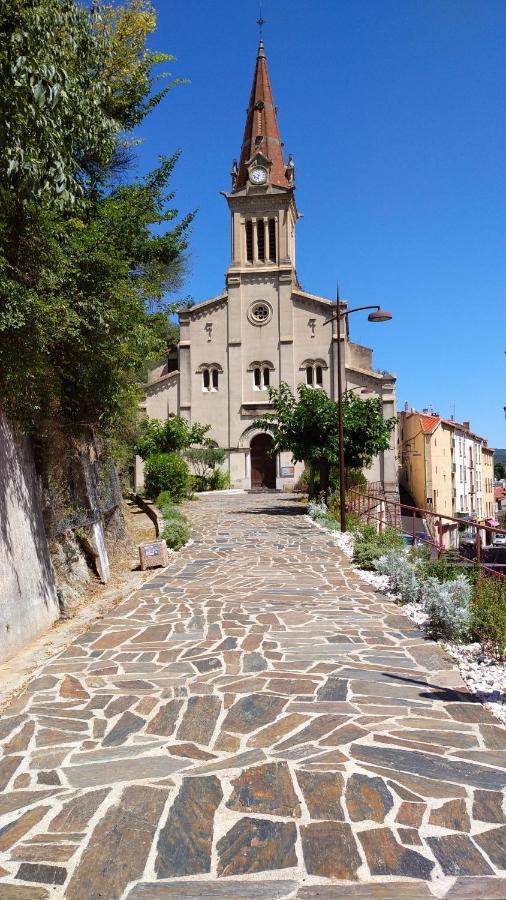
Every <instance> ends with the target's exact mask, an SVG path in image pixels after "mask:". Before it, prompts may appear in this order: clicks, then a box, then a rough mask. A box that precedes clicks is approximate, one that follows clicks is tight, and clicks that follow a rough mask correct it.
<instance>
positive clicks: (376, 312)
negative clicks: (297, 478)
mask: <svg viewBox="0 0 506 900" xmlns="http://www.w3.org/2000/svg"><path fill="white" fill-rule="evenodd" d="M336 303H337V314H336V315H335V316H332V317H331V318H330V319H327V321H326V322H324V324H325V325H327V324H328V322H334V321H337V408H338V417H339V513H340V522H341V531H342V532H344V531H346V478H345V469H344V426H343V379H342V374H341V319H345V318H347V317H348V316H351V314H352V313H356V312H362V311H364V310H368V309H370V310H373V312H370V313H369V315H368V316H367V318H368V320H369V322H388V321H389V320H390V319H391V318H392V313H389V312H387V311H386V310H384V309H381V307H380V306H357V307H356V308H355V309H347V310H345V311H344V312H340V310H339V287H338V289H337V298H336Z"/></svg>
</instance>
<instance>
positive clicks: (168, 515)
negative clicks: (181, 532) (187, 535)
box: [160, 503, 185, 522]
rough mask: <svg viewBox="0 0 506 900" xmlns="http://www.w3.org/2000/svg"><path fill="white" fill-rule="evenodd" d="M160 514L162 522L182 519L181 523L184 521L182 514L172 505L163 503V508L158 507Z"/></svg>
mask: <svg viewBox="0 0 506 900" xmlns="http://www.w3.org/2000/svg"><path fill="white" fill-rule="evenodd" d="M160 512H161V514H162V518H163V519H164V520H168V519H182V520H183V522H184V521H185V517H184V516H183V513H182V512H181V510H180V509H178V507H177V506H176V505H175V504H174V503H164V504H163V506H162V507H160Z"/></svg>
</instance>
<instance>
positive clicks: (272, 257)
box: [269, 219, 276, 262]
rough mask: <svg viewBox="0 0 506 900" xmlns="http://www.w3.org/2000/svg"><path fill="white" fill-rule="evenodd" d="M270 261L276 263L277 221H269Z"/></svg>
mask: <svg viewBox="0 0 506 900" xmlns="http://www.w3.org/2000/svg"><path fill="white" fill-rule="evenodd" d="M269 259H270V260H271V262H276V220H275V219H269Z"/></svg>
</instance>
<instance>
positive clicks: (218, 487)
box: [209, 469, 230, 491]
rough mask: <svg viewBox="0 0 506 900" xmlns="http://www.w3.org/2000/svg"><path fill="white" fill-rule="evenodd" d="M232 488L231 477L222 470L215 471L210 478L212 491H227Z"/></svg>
mask: <svg viewBox="0 0 506 900" xmlns="http://www.w3.org/2000/svg"><path fill="white" fill-rule="evenodd" d="M229 487H230V475H229V473H228V472H224V471H223V470H222V469H215V470H214V472H212V474H211V475H210V476H209V489H210V490H211V491H226V490H227V489H228V488H229Z"/></svg>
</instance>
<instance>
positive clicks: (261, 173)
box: [249, 166, 267, 184]
mask: <svg viewBox="0 0 506 900" xmlns="http://www.w3.org/2000/svg"><path fill="white" fill-rule="evenodd" d="M249 180H250V181H251V183H252V184H265V182H266V181H267V172H266V170H265V169H264V168H262V166H254V167H253V168H252V169H251V170H250V173H249Z"/></svg>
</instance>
